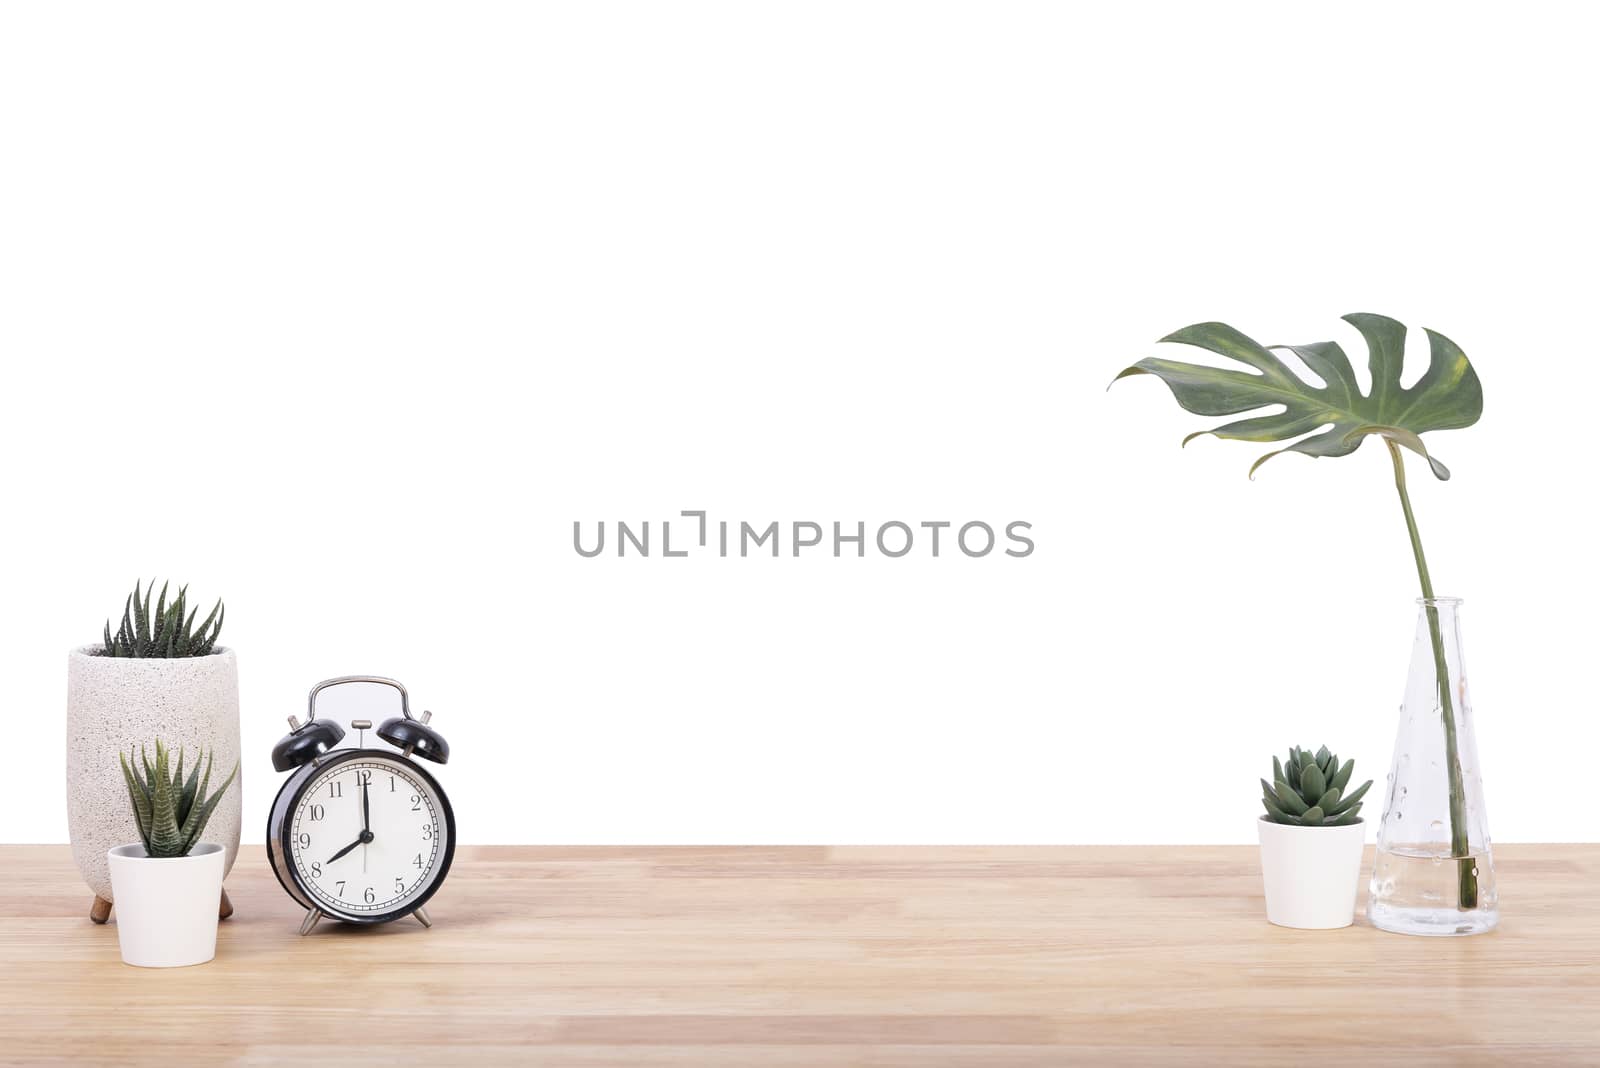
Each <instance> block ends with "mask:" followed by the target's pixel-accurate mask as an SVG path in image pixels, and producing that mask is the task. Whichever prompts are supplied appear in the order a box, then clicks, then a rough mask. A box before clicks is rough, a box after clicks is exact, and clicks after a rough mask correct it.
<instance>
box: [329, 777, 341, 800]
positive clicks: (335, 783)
mask: <svg viewBox="0 0 1600 1068" xmlns="http://www.w3.org/2000/svg"><path fill="white" fill-rule="evenodd" d="M328 796H329V797H343V796H344V783H342V782H340V781H339V780H338V779H329V780H328Z"/></svg>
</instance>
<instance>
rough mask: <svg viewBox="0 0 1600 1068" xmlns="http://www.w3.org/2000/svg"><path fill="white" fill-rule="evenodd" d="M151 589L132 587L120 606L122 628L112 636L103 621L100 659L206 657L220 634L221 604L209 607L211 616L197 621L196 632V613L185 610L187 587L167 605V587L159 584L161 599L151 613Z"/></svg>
mask: <svg viewBox="0 0 1600 1068" xmlns="http://www.w3.org/2000/svg"><path fill="white" fill-rule="evenodd" d="M154 588H155V580H154V579H151V580H150V585H149V586H148V587H146V586H143V585H142V584H141V583H138V582H135V583H134V584H133V593H132V595H130V596H129V597H128V599H127V601H126V602H124V604H123V606H122V626H121V627H119V628H117V633H116V634H115V635H113V634H112V633H111V620H109V619H108V620H106V628H105V649H104V650H102V655H103V656H132V657H146V658H171V657H182V656H206V655H208V654H210V653H211V651H212V650H213V648H214V647H215V646H216V644H217V635H219V634H221V633H222V617H223V615H224V614H225V613H226V609H224V608H223V607H222V602H221V601H220V600H219V601H217V603H216V604H214V605H212V607H211V614H210V615H208V616H206V618H205V619H204V620H202V621H201V623H200V627H199V629H198V630H197V629H195V625H194V617H195V615H196V613H197V611H198V610H197V609H193V608H189V587H188V586H181V587H179V588H178V597H177V600H175V601H173V602H172V603H171V604H170V605H169V604H167V584H166V583H165V582H163V583H162V584H161V596H160V597H159V598H158V599H157V600H156V608H155V611H154V612H153V613H152V612H151V611H150V591H151V590H152V589H154ZM186 608H189V611H188V614H187V615H185V614H184V609H186Z"/></svg>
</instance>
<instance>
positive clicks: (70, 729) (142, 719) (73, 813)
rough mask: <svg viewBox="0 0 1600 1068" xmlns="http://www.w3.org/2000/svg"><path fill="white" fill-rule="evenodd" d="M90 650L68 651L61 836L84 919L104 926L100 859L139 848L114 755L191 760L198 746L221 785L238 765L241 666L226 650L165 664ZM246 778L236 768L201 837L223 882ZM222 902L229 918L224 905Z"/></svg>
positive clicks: (105, 892) (105, 887) (105, 891)
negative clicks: (165, 748) (212, 753)
mask: <svg viewBox="0 0 1600 1068" xmlns="http://www.w3.org/2000/svg"><path fill="white" fill-rule="evenodd" d="M97 649H99V646H84V647H83V648H81V649H74V650H73V651H72V653H71V654H70V655H69V657H68V661H67V829H68V833H69V834H70V835H71V837H72V858H73V860H75V861H76V862H77V864H78V871H79V872H81V873H82V875H83V881H84V882H85V883H87V884H88V886H89V889H90V890H93V891H94V894H95V898H96V900H95V902H94V904H93V906H92V908H91V911H90V917H91V918H92V919H94V920H95V921H96V922H98V923H104V922H105V921H106V917H107V916H108V915H109V913H110V910H111V904H112V903H113V901H114V900H115V899H114V896H113V894H114V890H113V887H112V885H111V873H110V869H109V868H108V866H107V856H106V855H107V852H108V851H109V850H111V849H113V848H115V847H117V846H121V845H124V844H126V843H128V842H137V841H138V840H139V827H138V824H137V823H136V822H135V821H134V818H133V809H132V807H131V806H130V804H129V800H128V785H127V783H126V782H125V781H124V780H123V778H122V767H121V765H120V764H119V763H118V762H117V754H118V753H119V752H121V753H126V752H127V751H128V747H129V746H138V745H139V744H141V743H143V744H144V745H146V746H150V745H152V744H153V743H154V742H155V740H156V739H157V738H160V739H161V740H162V741H163V742H165V743H167V744H168V745H170V746H172V748H173V749H177V748H178V747H179V746H183V747H184V748H185V749H186V750H187V752H188V753H189V755H190V757H191V758H192V757H193V755H194V753H195V752H196V749H197V748H198V747H204V748H205V749H207V750H211V749H215V750H216V758H215V765H214V766H213V768H212V772H211V786H212V789H215V788H216V787H217V786H219V785H221V783H222V780H223V779H225V778H227V775H228V772H229V771H230V770H232V768H233V765H234V762H235V761H237V760H239V668H238V662H237V661H236V659H235V658H234V655H233V650H232V649H218V650H216V651H215V652H213V653H211V654H210V655H207V656H195V657H180V658H176V659H172V660H161V659H139V660H134V659H128V658H124V657H110V656H99V655H96V654H95V650H97ZM152 753H153V750H152ZM152 759H153V757H152ZM243 777H244V771H243V766H242V765H241V768H240V778H239V780H238V781H236V782H235V783H234V785H233V786H232V787H230V788H229V790H228V792H227V793H226V794H224V795H223V798H222V801H221V803H220V804H218V805H217V809H216V811H215V812H213V813H212V814H211V821H210V822H209V823H207V824H206V829H205V832H204V835H205V840H206V841H207V842H211V843H215V844H217V845H219V846H221V847H222V852H223V862H222V873H223V877H224V878H225V877H226V876H227V873H228V872H229V870H231V869H232V868H233V859H234V857H235V856H236V855H237V854H238V852H239V810H240V804H241V798H242V797H243V796H244V787H243ZM219 898H220V899H221V900H220V902H219V905H220V910H221V913H222V914H223V915H227V914H228V913H229V912H231V911H232V908H231V906H229V905H228V904H227V903H226V902H227V897H226V895H225V894H220V893H219Z"/></svg>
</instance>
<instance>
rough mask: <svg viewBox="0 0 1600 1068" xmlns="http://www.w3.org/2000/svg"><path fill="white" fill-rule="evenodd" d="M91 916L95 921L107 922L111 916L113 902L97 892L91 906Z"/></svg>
mask: <svg viewBox="0 0 1600 1068" xmlns="http://www.w3.org/2000/svg"><path fill="white" fill-rule="evenodd" d="M89 918H90V919H91V920H93V921H94V922H95V923H105V922H106V921H107V920H109V919H110V918H111V902H109V901H107V900H106V899H105V898H103V897H101V896H100V895H99V894H96V895H95V896H94V904H92V905H90V906H89Z"/></svg>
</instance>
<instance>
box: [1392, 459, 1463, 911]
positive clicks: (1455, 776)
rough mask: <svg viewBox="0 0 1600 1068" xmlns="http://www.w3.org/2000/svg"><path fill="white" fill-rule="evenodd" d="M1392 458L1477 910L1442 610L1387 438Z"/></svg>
mask: <svg viewBox="0 0 1600 1068" xmlns="http://www.w3.org/2000/svg"><path fill="white" fill-rule="evenodd" d="M1384 444H1385V445H1387V446H1388V447H1389V457H1390V459H1392V460H1393V461H1394V486H1395V489H1397V490H1399V491H1400V507H1401V509H1402V510H1403V511H1404V512H1405V516H1406V531H1407V533H1409V534H1410V535H1411V555H1412V556H1414V557H1416V561H1417V578H1418V579H1420V580H1421V581H1422V605H1423V611H1424V612H1426V613H1427V617H1428V636H1429V638H1430V639H1432V642H1433V666H1434V674H1435V677H1436V679H1437V685H1438V690H1439V708H1440V712H1441V713H1442V715H1443V718H1444V759H1445V766H1446V769H1447V772H1448V774H1449V777H1450V855H1451V856H1452V857H1457V858H1459V859H1458V860H1457V861H1456V866H1457V884H1458V889H1459V891H1460V892H1459V895H1458V900H1459V902H1460V906H1461V907H1462V908H1464V909H1472V908H1477V907H1478V876H1477V872H1476V870H1475V869H1476V867H1477V865H1476V864H1475V862H1474V861H1473V859H1472V857H1471V855H1470V850H1469V848H1468V838H1467V793H1466V785H1465V782H1464V781H1463V777H1462V774H1461V756H1460V754H1459V753H1458V751H1457V749H1456V714H1455V695H1454V694H1453V693H1452V692H1451V687H1450V667H1449V662H1448V661H1447V660H1446V659H1445V650H1444V633H1443V631H1442V630H1441V629H1440V626H1439V609H1438V606H1437V605H1435V604H1434V603H1433V580H1432V579H1431V578H1429V577H1428V559H1427V557H1426V556H1424V555H1423V553H1422V537H1421V535H1419V534H1418V533H1417V518H1416V516H1414V515H1413V514H1412V513H1411V495H1410V494H1408V493H1407V492H1406V467H1405V460H1404V459H1403V458H1402V457H1401V455H1400V446H1398V445H1396V444H1395V443H1394V442H1393V441H1390V440H1389V439H1388V438H1385V439H1384Z"/></svg>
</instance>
